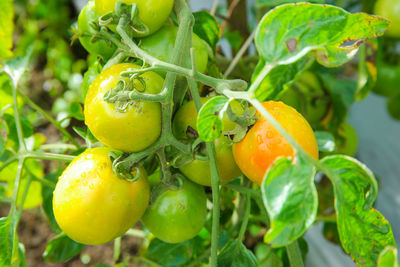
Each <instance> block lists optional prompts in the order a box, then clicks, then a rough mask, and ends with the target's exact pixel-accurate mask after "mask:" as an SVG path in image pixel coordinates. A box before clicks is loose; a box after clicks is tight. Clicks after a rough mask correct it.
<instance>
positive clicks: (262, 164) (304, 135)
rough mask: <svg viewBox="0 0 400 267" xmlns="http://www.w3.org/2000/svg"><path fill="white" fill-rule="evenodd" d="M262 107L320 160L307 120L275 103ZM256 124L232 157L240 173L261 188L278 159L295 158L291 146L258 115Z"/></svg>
mask: <svg viewBox="0 0 400 267" xmlns="http://www.w3.org/2000/svg"><path fill="white" fill-rule="evenodd" d="M263 106H264V107H265V108H266V109H267V110H268V111H269V112H270V113H271V115H272V116H273V117H274V118H275V119H276V120H277V121H278V122H279V123H280V124H281V125H282V127H283V128H285V130H286V131H287V132H288V133H289V134H290V135H291V136H292V137H293V138H294V139H295V140H296V141H297V142H298V143H299V144H300V145H301V146H302V147H303V148H304V150H305V151H306V152H308V153H309V154H310V155H311V156H312V157H314V158H316V159H318V146H317V140H316V138H315V135H314V132H313V130H312V129H311V127H310V125H309V124H308V122H307V121H306V120H305V119H304V117H303V116H302V115H301V114H300V113H298V112H297V111H296V110H295V109H294V108H292V107H290V106H288V105H286V104H284V103H282V102H275V101H267V102H263ZM256 116H257V117H258V120H257V122H256V123H255V124H254V125H253V127H252V128H251V129H250V130H249V131H248V132H247V134H246V136H245V137H244V139H243V140H242V141H241V142H239V143H236V144H234V145H233V155H234V157H235V161H236V163H237V164H238V166H239V168H240V169H241V171H242V172H243V173H244V174H245V175H246V176H247V177H248V178H249V179H250V180H252V181H253V182H255V183H256V184H258V185H261V183H262V181H263V179H264V175H265V173H266V172H267V170H268V169H269V168H270V167H271V165H272V164H273V163H274V161H275V160H276V159H277V158H278V157H282V156H283V157H293V156H294V150H293V147H292V146H291V145H290V144H289V142H288V141H287V140H286V139H285V138H284V137H283V136H282V135H281V134H280V133H279V132H278V131H277V130H276V129H275V128H274V127H273V126H272V125H271V124H270V123H269V122H268V121H267V120H266V119H265V118H264V117H263V116H262V115H261V114H260V113H259V112H257V113H256Z"/></svg>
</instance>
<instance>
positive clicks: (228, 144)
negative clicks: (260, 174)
mask: <svg viewBox="0 0 400 267" xmlns="http://www.w3.org/2000/svg"><path fill="white" fill-rule="evenodd" d="M208 99H209V98H202V99H201V101H202V103H205V102H206V101H207V100H208ZM231 107H232V109H233V111H234V112H235V113H237V114H241V113H242V112H243V109H242V107H241V106H240V104H239V103H238V102H233V103H232V104H231ZM235 126H236V124H235V123H233V122H231V121H229V119H228V118H227V117H224V130H225V131H229V130H232V129H234V128H235ZM172 127H173V128H172V130H173V133H174V135H175V136H176V137H177V138H178V139H180V140H183V141H190V139H191V137H190V134H191V131H192V130H194V131H197V110H196V107H195V104H194V102H193V101H189V102H187V103H185V104H184V105H183V106H182V107H181V108H180V109H179V110H178V112H177V113H176V115H175V118H174V121H173V125H172ZM214 145H215V156H216V159H217V167H218V173H219V175H220V178H221V184H225V183H228V182H230V181H231V180H233V179H235V178H236V177H238V176H239V175H240V174H241V172H240V170H239V168H238V166H237V165H236V163H235V160H234V158H233V154H232V141H231V140H230V139H229V138H228V137H226V136H220V137H219V138H218V139H217V140H215V141H214ZM179 170H180V171H181V172H182V173H183V174H184V175H185V176H186V177H188V178H189V179H190V180H192V181H193V182H196V183H198V184H201V185H205V186H211V172H210V164H209V162H208V160H207V161H202V160H199V159H195V160H193V161H191V162H189V163H187V164H185V165H183V166H181V167H180V168H179Z"/></svg>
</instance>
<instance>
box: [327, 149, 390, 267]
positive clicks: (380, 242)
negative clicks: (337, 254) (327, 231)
mask: <svg viewBox="0 0 400 267" xmlns="http://www.w3.org/2000/svg"><path fill="white" fill-rule="evenodd" d="M321 162H322V163H323V164H324V165H325V166H326V167H328V168H329V169H330V172H331V174H330V175H329V178H330V179H331V181H332V183H333V188H334V192H335V210H336V215H337V224H338V232H339V237H340V242H341V243H342V246H343V249H344V250H345V252H346V253H348V254H350V256H351V257H352V259H353V260H354V261H355V262H356V263H357V264H358V265H360V266H368V267H370V266H377V261H378V257H379V254H380V253H381V252H382V250H383V249H384V248H385V247H387V246H396V243H395V240H394V237H393V232H392V228H391V226H390V224H389V222H388V221H387V220H386V219H385V218H384V217H383V215H382V214H381V213H379V212H378V211H377V210H375V209H374V208H373V207H372V206H373V203H374V202H375V199H376V197H377V192H378V186H377V182H376V180H375V177H374V175H373V174H372V172H371V171H370V170H369V169H368V168H367V167H366V166H365V165H363V164H362V163H360V162H358V161H357V160H356V159H353V158H351V157H347V156H338V155H336V156H329V157H325V158H324V159H322V160H321Z"/></svg>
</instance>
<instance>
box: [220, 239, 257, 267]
mask: <svg viewBox="0 0 400 267" xmlns="http://www.w3.org/2000/svg"><path fill="white" fill-rule="evenodd" d="M218 266H219V267H242V266H246V267H253V266H254V267H256V266H258V262H257V258H256V256H254V254H253V252H251V250H248V249H247V248H246V247H245V245H243V243H242V242H240V241H239V240H231V241H229V242H228V243H227V244H226V245H225V247H224V248H223V249H222V250H221V252H220V254H219V255H218Z"/></svg>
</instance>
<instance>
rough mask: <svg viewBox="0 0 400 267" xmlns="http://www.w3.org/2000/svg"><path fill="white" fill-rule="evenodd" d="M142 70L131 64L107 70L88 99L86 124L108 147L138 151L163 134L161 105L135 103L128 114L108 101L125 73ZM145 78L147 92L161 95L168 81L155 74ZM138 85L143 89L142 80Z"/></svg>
mask: <svg viewBox="0 0 400 267" xmlns="http://www.w3.org/2000/svg"><path fill="white" fill-rule="evenodd" d="M129 68H140V67H139V66H137V65H134V64H130V63H122V64H117V65H114V66H112V67H110V68H108V69H106V70H103V71H102V72H101V73H100V74H99V76H97V78H96V79H95V80H94V81H93V82H92V84H91V85H90V87H89V90H88V92H87V95H86V99H85V109H84V115H85V123H86V125H87V126H88V127H89V129H90V130H91V132H92V133H93V135H94V136H95V137H96V138H97V139H98V140H99V141H100V142H102V143H103V144H104V145H106V146H108V147H112V148H114V149H118V150H121V151H129V152H138V151H142V150H143V149H145V148H147V147H148V146H150V145H151V144H153V143H154V142H155V141H156V140H157V139H158V137H159V136H160V133H161V105H160V103H158V102H147V101H135V103H134V104H133V105H130V106H129V107H128V109H127V111H126V112H119V111H117V110H116V109H115V104H114V103H108V102H106V101H105V100H104V94H105V93H106V92H108V91H109V90H110V89H111V88H114V87H115V86H116V85H117V83H118V81H119V80H120V79H121V72H123V71H126V70H128V69H129ZM141 77H142V78H143V79H144V80H145V83H146V88H144V91H143V93H149V94H157V93H159V92H160V91H161V89H162V87H163V83H164V79H163V78H161V77H160V76H159V75H158V74H156V73H154V72H146V73H144V74H143V75H141ZM135 86H137V87H138V88H142V89H143V85H142V84H141V83H140V82H139V81H135Z"/></svg>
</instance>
